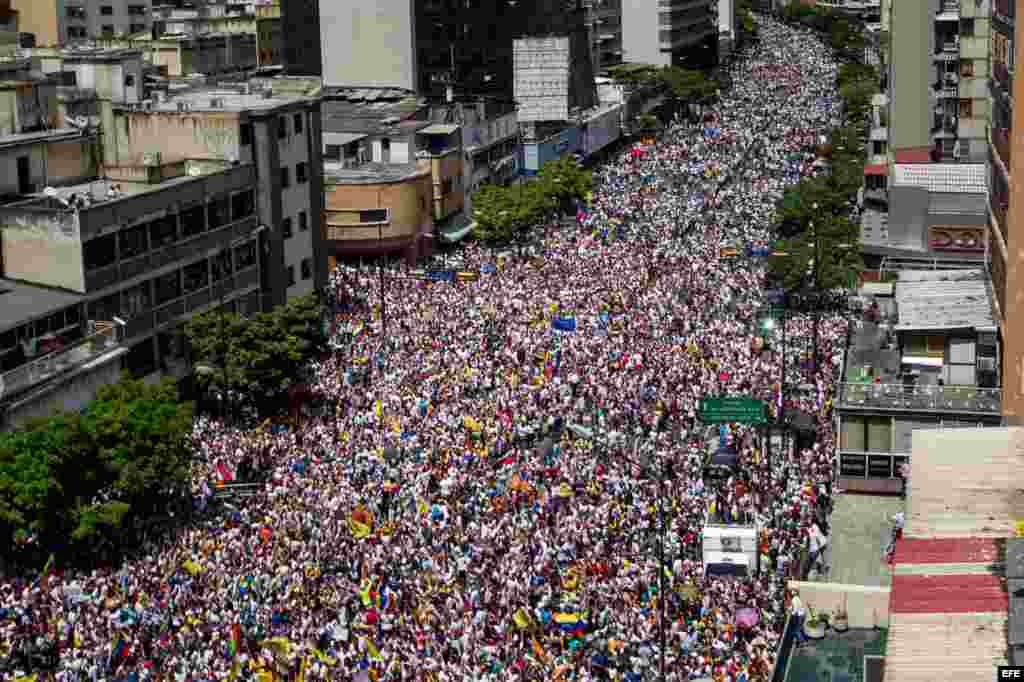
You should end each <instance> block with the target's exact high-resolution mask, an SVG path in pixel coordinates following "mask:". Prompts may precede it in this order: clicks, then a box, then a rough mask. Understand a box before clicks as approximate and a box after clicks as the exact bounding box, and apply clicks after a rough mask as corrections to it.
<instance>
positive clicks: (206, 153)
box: [103, 78, 326, 307]
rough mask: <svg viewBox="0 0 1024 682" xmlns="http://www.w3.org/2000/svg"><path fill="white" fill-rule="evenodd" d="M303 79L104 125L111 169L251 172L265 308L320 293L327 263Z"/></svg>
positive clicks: (311, 100)
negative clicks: (191, 165) (192, 167)
mask: <svg viewBox="0 0 1024 682" xmlns="http://www.w3.org/2000/svg"><path fill="white" fill-rule="evenodd" d="M314 89H315V84H314V83H311V82H310V81H308V80H306V79H291V78H278V79H270V80H268V81H266V82H263V83H256V84H243V85H241V86H239V87H238V88H237V89H234V90H197V91H191V92H186V93H182V94H177V95H174V96H167V95H163V96H159V98H158V99H153V100H148V101H146V102H145V103H142V104H139V105H135V106H117V105H115V106H114V107H113V111H112V114H111V121H110V123H109V124H107V123H105V124H104V157H103V158H104V161H105V163H106V164H108V165H109V166H118V165H136V164H139V163H141V162H143V160H145V159H155V158H159V159H161V163H168V162H176V161H181V160H189V159H208V160H209V159H215V160H217V161H218V162H221V161H223V162H227V163H230V164H235V163H237V164H242V165H244V164H250V163H251V164H253V165H254V167H255V169H256V178H257V191H256V215H257V218H258V222H259V223H260V224H261V225H263V226H265V228H266V235H265V238H264V243H265V247H264V252H263V254H262V255H263V257H264V259H265V260H264V263H263V267H262V268H261V277H262V289H263V306H264V307H268V306H274V305H279V304H281V303H283V302H284V301H285V300H286V299H287V298H289V297H291V296H296V295H299V294H303V293H307V292H309V291H311V290H313V288H314V287H315V286H323V285H324V283H325V281H326V280H325V279H322V278H325V277H326V267H325V263H326V261H325V255H324V252H323V249H322V246H321V242H320V237H319V235H320V233H321V231H320V230H319V229H318V226H319V220H320V216H321V215H322V213H323V182H322V179H321V177H322V166H323V163H322V160H321V153H322V147H323V142H322V139H321V128H320V126H321V119H320V100H319V99H318V97H316V96H315V95H312V96H311V95H309V94H308V93H310V92H312V91H313V90H314Z"/></svg>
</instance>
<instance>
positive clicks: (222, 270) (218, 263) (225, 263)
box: [210, 251, 232, 282]
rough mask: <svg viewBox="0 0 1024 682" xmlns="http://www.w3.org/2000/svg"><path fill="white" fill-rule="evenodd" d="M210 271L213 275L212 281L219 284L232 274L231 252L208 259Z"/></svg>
mask: <svg viewBox="0 0 1024 682" xmlns="http://www.w3.org/2000/svg"><path fill="white" fill-rule="evenodd" d="M210 270H211V271H212V274H213V281H214V282H219V281H221V280H222V279H225V278H226V277H230V276H231V274H232V268H231V251H221V252H220V253H218V254H217V255H216V256H214V257H213V258H211V259H210Z"/></svg>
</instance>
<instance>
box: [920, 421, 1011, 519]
mask: <svg viewBox="0 0 1024 682" xmlns="http://www.w3.org/2000/svg"><path fill="white" fill-rule="evenodd" d="M968 452H969V453H970V457H965V456H964V455H965V453H968ZM1022 465H1024V428H991V429H945V430H918V431H914V435H913V450H912V454H911V458H910V466H911V473H910V483H909V485H908V493H907V516H906V525H905V526H904V531H903V534H904V536H905V537H907V538H964V537H971V538H1005V537H1009V536H1011V535H1013V534H1014V532H1015V525H1014V524H1015V520H1016V519H1024V490H1021V489H1020V471H1021V466H1022Z"/></svg>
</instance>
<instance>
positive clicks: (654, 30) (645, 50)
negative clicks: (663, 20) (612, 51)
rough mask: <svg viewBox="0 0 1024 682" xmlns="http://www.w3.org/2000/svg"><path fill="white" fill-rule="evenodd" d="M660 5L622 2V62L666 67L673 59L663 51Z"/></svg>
mask: <svg viewBox="0 0 1024 682" xmlns="http://www.w3.org/2000/svg"><path fill="white" fill-rule="evenodd" d="M658 30H659V29H658V3H657V2H652V1H651V0H622V61H624V62H637V63H641V64H655V65H657V66H666V65H668V64H669V63H670V61H671V57H670V55H668V54H667V53H663V52H662V51H661V43H660V41H659V38H658Z"/></svg>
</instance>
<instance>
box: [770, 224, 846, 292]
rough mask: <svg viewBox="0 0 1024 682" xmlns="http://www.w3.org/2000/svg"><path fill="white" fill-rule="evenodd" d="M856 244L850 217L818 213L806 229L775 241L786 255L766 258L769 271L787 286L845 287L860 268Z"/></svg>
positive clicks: (777, 246) (791, 287)
mask: <svg viewBox="0 0 1024 682" xmlns="http://www.w3.org/2000/svg"><path fill="white" fill-rule="evenodd" d="M858 243H859V228H858V226H857V225H856V224H855V223H853V222H852V221H851V220H850V219H849V218H847V217H846V216H837V215H830V214H827V213H821V214H819V215H818V216H817V217H816V218H815V219H814V220H813V221H812V222H811V224H810V225H809V227H808V229H807V230H806V231H804V232H802V233H800V234H797V235H794V236H793V237H790V238H788V239H783V240H780V241H779V242H777V243H776V244H775V249H774V250H775V251H777V252H780V253H782V254H785V255H779V256H773V257H771V258H769V262H768V265H769V270H770V272H771V274H772V276H773V277H774V278H775V279H777V280H780V281H781V282H782V285H783V287H785V288H786V289H800V288H803V287H808V288H812V289H817V290H820V291H824V290H828V289H838V288H846V287H849V286H852V284H853V282H854V281H855V280H856V277H857V276H858V275H859V274H860V272H861V270H862V269H863V265H864V263H863V260H862V258H861V256H860V249H859V246H858ZM815 260H817V267H815Z"/></svg>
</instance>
